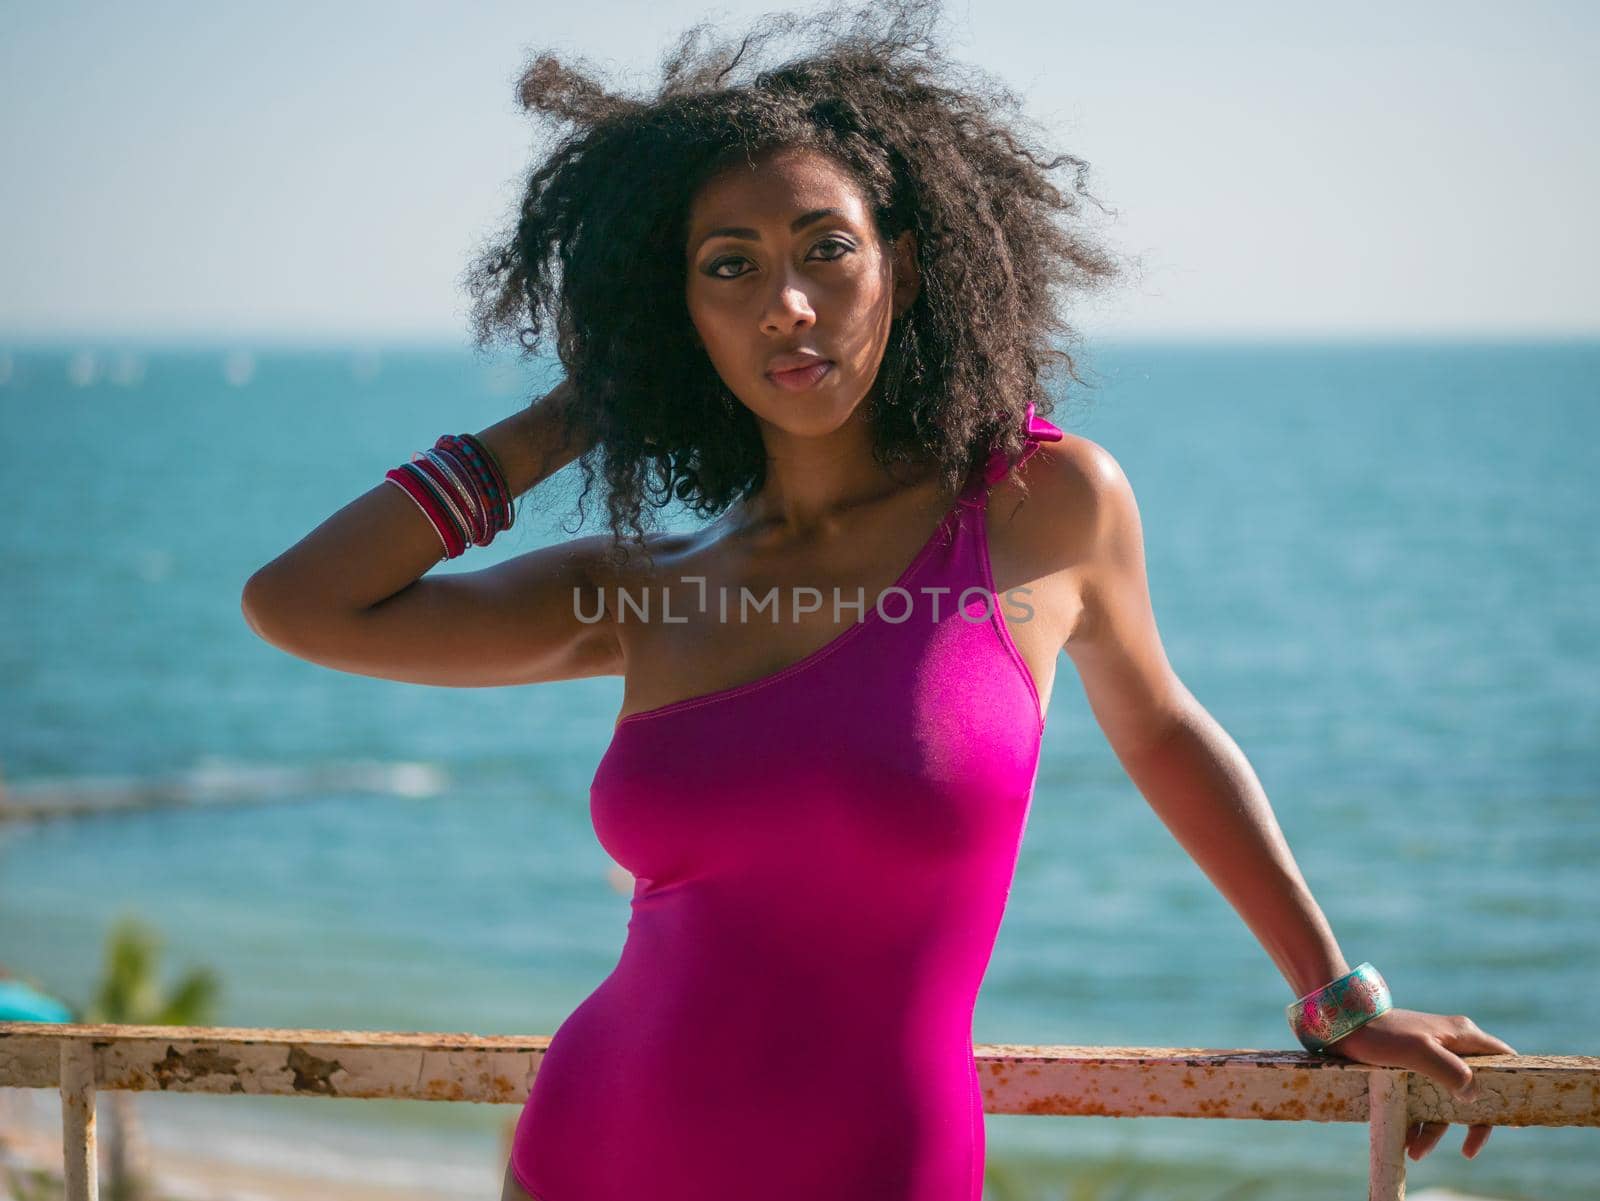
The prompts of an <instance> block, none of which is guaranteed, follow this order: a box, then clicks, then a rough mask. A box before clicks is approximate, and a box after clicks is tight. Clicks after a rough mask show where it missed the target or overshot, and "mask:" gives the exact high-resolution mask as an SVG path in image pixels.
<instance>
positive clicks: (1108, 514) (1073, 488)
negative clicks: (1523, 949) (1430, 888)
mask: <svg viewBox="0 0 1600 1201" xmlns="http://www.w3.org/2000/svg"><path fill="white" fill-rule="evenodd" d="M1046 454H1047V455H1049V456H1050V462H1051V464H1052V470H1050V471H1049V472H1047V473H1044V476H1045V478H1044V481H1043V484H1044V487H1043V491H1045V492H1046V493H1047V503H1054V504H1055V505H1056V506H1058V507H1059V508H1060V510H1061V511H1062V512H1063V513H1071V514H1073V517H1072V521H1074V522H1080V523H1087V524H1088V525H1089V526H1090V527H1092V533H1091V535H1090V536H1089V537H1087V538H1086V539H1080V541H1082V542H1083V543H1084V544H1086V545H1087V546H1088V548H1089V549H1088V550H1087V552H1086V562H1085V563H1084V564H1083V567H1082V570H1081V572H1080V574H1079V579H1080V581H1081V584H1080V590H1081V600H1082V610H1081V615H1080V617H1079V618H1078V621H1077V624H1076V627H1075V628H1074V629H1073V631H1072V634H1071V636H1070V637H1069V638H1068V640H1067V643H1066V647H1065V649H1066V651H1067V654H1068V655H1069V656H1070V657H1071V659H1072V660H1073V663H1074V664H1075V665H1076V666H1077V668H1078V672H1079V675H1080V676H1081V678H1082V680H1083V685H1084V694H1085V696H1086V697H1087V698H1088V700H1089V705H1090V708H1091V709H1092V710H1093V711H1094V714H1095V718H1096V720H1097V721H1098V723H1099V725H1100V727H1101V729H1102V730H1103V731H1104V732H1105V734H1106V737H1107V740H1108V741H1109V742H1110V744H1111V747H1112V749H1113V750H1114V751H1115V752H1116V755H1117V757H1118V759H1119V760H1120V761H1121V763H1122V765H1123V767H1124V769H1125V770H1126V771H1127V773H1128V776H1129V778H1130V779H1131V780H1132V781H1133V782H1134V784H1135V786H1136V787H1137V788H1138V789H1139V791H1140V793H1141V794H1142V795H1143V796H1144V798H1145V800H1146V801H1147V802H1148V803H1149V804H1150V807H1151V808H1152V809H1154V810H1155V812H1156V814H1157V815H1158V816H1159V817H1160V818H1161V820H1162V822H1163V823H1164V824H1165V825H1166V827H1167V828H1168V829H1169V830H1170V831H1171V832H1172V834H1173V836H1174V837H1175V838H1177V840H1178V841H1179V842H1180V843H1181V844H1182V845H1183V848H1184V850H1186V851H1187V852H1188V853H1189V854H1190V856H1191V857H1192V858H1193V859H1194V861H1195V863H1196V864H1197V865H1198V866H1199V867H1200V869H1201V870H1202V871H1203V872H1205V874H1206V876H1207V877H1208V878H1209V879H1210V880H1211V882H1212V883H1213V884H1214V885H1216V887H1217V889H1218V891H1220V892H1221V893H1222V895H1223V896H1224V897H1225V898H1226V899H1227V900H1228V902H1229V903H1230V904H1231V905H1232V906H1233V907H1234V909H1235V910H1236V911H1237V912H1238V913H1239V916H1240V917H1241V918H1242V919H1243V920H1244V922H1245V924H1246V925H1247V926H1248V927H1249V928H1250V930H1251V932H1252V933H1254V934H1255V936H1256V937H1257V939H1259V940H1260V942H1261V945H1262V947H1263V948H1264V949H1265V950H1266V952H1267V954H1268V955H1270V956H1271V957H1272V959H1273V961H1274V962H1275V963H1276V964H1277V965H1278V968H1279V970H1280V971H1281V972H1282V973H1283V976H1284V979H1285V980H1287V981H1288V984H1289V987H1290V988H1291V989H1292V990H1293V996H1292V997H1291V998H1290V999H1293V997H1299V996H1301V995H1303V994H1305V993H1308V992H1311V991H1312V990H1313V989H1317V988H1320V987H1322V986H1323V985H1325V984H1327V983H1329V982H1330V981H1332V980H1334V979H1336V978H1337V977H1339V976H1342V975H1344V974H1345V973H1346V972H1347V971H1348V970H1349V965H1348V964H1347V963H1346V961H1345V958H1344V955H1343V953H1342V952H1341V951H1340V949H1339V944H1338V942H1337V940H1336V939H1335V938H1334V936H1333V932H1332V930H1331V929H1329V926H1328V922H1327V920H1326V918H1324V916H1323V914H1322V911H1321V909H1320V908H1318V906H1317V903H1316V901H1315V900H1314V899H1313V897H1312V895H1311V891H1310V889H1309V888H1308V887H1307V886H1306V882H1305V879H1304V878H1303V877H1302V876H1301V874H1300V870H1299V868H1298V866H1297V865H1296V864H1295V861H1294V857H1293V855H1292V854H1291V853H1290V851H1289V846H1288V843H1287V842H1286V841H1285V840H1284V837H1283V832H1282V831H1281V830H1280V829H1279V827H1278V823H1277V820H1276V818H1275V817H1274V815H1273V812H1272V807H1271V805H1270V804H1269V803H1268V801H1267V798H1266V795H1265V793H1264V792H1263V791H1262V788H1261V783H1260V781H1259V780H1258V779H1257V778H1256V774H1255V772H1254V771H1253V770H1252V769H1251V767H1250V764H1249V762H1248V760H1246V759H1245V757H1244V754H1243V752H1241V751H1240V749H1239V747H1238V746H1237V745H1236V744H1235V743H1234V741H1233V739H1232V738H1230V737H1229V736H1228V734H1227V732H1226V731H1224V730H1223V729H1222V727H1221V726H1220V725H1218V724H1217V722H1216V721H1215V719H1213V718H1212V717H1211V715H1210V714H1209V713H1207V712H1206V710H1205V709H1204V708H1203V707H1202V706H1201V705H1200V703H1199V702H1198V701H1196V700H1195V698H1194V697H1193V695H1192V694H1190V692H1189V690H1188V689H1187V688H1186V687H1184V685H1183V682H1182V681H1181V680H1179V679H1178V677H1177V675H1176V673H1175V672H1174V671H1173V670H1172V666H1171V664H1170V663H1168V661H1167V657H1166V653H1165V651H1164V650H1163V648H1162V645H1161V638H1160V635H1159V634H1158V632H1157V630H1156V622H1155V616H1154V612H1153V610H1152V607H1151V603H1150V595H1149V584H1148V581H1147V579H1146V574H1145V562H1144V539H1143V533H1142V530H1141V526H1140V521H1139V511H1138V506H1137V504H1136V503H1135V500H1134V496H1133V489H1132V486H1131V485H1130V484H1129V482H1128V479H1127V477H1126V475H1124V473H1123V472H1122V469H1121V467H1120V466H1119V465H1118V464H1117V462H1116V460H1115V459H1114V458H1112V456H1111V455H1110V454H1109V453H1108V452H1107V451H1105V450H1104V449H1103V448H1101V447H1100V446H1097V445H1096V444H1095V443H1093V442H1090V441H1089V440H1087V439H1084V438H1072V439H1067V440H1064V442H1063V443H1062V444H1060V446H1059V447H1057V448H1052V449H1051V450H1049V451H1047V452H1046ZM1041 457H1042V456H1041ZM1050 494H1053V496H1052V495H1050ZM1074 528H1077V527H1074ZM1331 1050H1332V1051H1333V1053H1335V1054H1338V1055H1340V1056H1342V1057H1345V1058H1348V1059H1353V1060H1356V1061H1358V1062H1362V1063H1371V1064H1378V1065H1381V1066H1386V1067H1397V1068H1404V1069H1407V1070H1410V1071H1416V1072H1420V1073H1423V1074H1425V1075H1428V1076H1431V1077H1433V1078H1434V1079H1435V1080H1437V1081H1438V1082H1439V1083H1440V1084H1442V1085H1444V1087H1445V1088H1447V1089H1448V1090H1449V1091H1450V1092H1451V1093H1454V1094H1457V1095H1459V1094H1460V1093H1461V1092H1462V1091H1463V1090H1464V1089H1466V1088H1467V1087H1468V1086H1469V1085H1470V1084H1471V1081H1472V1069H1471V1067H1470V1066H1469V1065H1468V1064H1466V1063H1465V1061H1463V1060H1462V1059H1461V1055H1464V1054H1500V1055H1507V1054H1515V1053H1516V1052H1515V1051H1514V1050H1513V1049H1512V1048H1511V1047H1510V1046H1509V1045H1508V1044H1506V1043H1505V1042H1503V1041H1501V1040H1500V1039H1498V1038H1495V1037H1494V1036H1493V1035H1490V1034H1487V1033H1485V1032H1484V1031H1482V1030H1480V1029H1479V1028H1478V1027H1477V1026H1476V1025H1475V1024H1474V1023H1473V1022H1472V1020H1471V1019H1470V1018H1467V1017H1465V1016H1463V1015H1459V1014H1456V1015H1450V1016H1443V1015H1439V1014H1431V1013H1423V1012H1420V1011H1417V1010H1407V1009H1398V1008H1396V1009H1391V1010H1389V1011H1388V1012H1387V1013H1384V1014H1383V1015H1381V1016H1379V1017H1377V1018H1374V1019H1372V1020H1371V1021H1369V1022H1368V1023H1367V1024H1366V1025H1364V1026H1362V1027H1361V1028H1360V1029H1358V1030H1356V1031H1354V1032H1353V1033H1350V1034H1347V1035H1345V1036H1344V1037H1343V1038H1342V1039H1340V1040H1339V1041H1338V1043H1337V1044H1335V1046H1334V1047H1333V1048H1331ZM1445 1128H1446V1127H1445V1125H1444V1124H1443V1123H1435V1124H1430V1125H1426V1126H1419V1127H1417V1128H1416V1129H1414V1130H1413V1131H1411V1132H1410V1137H1409V1139H1408V1145H1409V1147H1410V1150H1411V1153H1412V1155H1413V1157H1414V1158H1418V1159H1420V1158H1421V1157H1422V1156H1423V1155H1425V1154H1426V1153H1427V1152H1428V1150H1430V1149H1431V1148H1432V1146H1433V1145H1434V1144H1435V1143H1436V1142H1437V1141H1438V1139H1439V1138H1440V1137H1441V1136H1442V1135H1443V1133H1444V1130H1445ZM1492 1129H1493V1128H1492V1127H1491V1126H1487V1125H1482V1124H1476V1125H1473V1126H1472V1128H1471V1130H1470V1132H1469V1133H1468V1135H1467V1138H1466V1141H1465V1143H1464V1144H1463V1145H1462V1151H1463V1153H1464V1154H1466V1155H1468V1156H1469V1157H1470V1156H1472V1155H1475V1154H1476V1153H1477V1151H1478V1149H1479V1148H1480V1147H1481V1146H1482V1145H1483V1143H1484V1141H1485V1140H1486V1139H1487V1138H1488V1137H1489V1132H1490V1130H1492Z"/></svg>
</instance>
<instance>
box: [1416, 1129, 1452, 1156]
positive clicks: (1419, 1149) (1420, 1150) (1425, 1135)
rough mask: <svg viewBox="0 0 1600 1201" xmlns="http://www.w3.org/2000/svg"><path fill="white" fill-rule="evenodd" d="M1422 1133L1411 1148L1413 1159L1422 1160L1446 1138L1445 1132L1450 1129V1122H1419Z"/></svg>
mask: <svg viewBox="0 0 1600 1201" xmlns="http://www.w3.org/2000/svg"><path fill="white" fill-rule="evenodd" d="M1418 1125H1419V1126H1421V1128H1422V1129H1421V1132H1420V1133H1419V1134H1418V1136H1417V1139H1416V1142H1415V1145H1413V1147H1412V1148H1411V1158H1412V1159H1421V1158H1422V1157H1423V1156H1424V1155H1426V1154H1427V1153H1428V1152H1429V1151H1432V1150H1433V1149H1434V1147H1436V1146H1438V1144H1439V1140H1440V1139H1442V1138H1443V1137H1444V1132H1445V1131H1446V1130H1448V1129H1450V1123H1449V1122H1419V1123H1418Z"/></svg>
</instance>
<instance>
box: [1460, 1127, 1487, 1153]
mask: <svg viewBox="0 0 1600 1201" xmlns="http://www.w3.org/2000/svg"><path fill="white" fill-rule="evenodd" d="M1493 1129H1494V1127H1493V1126H1484V1125H1476V1124H1475V1125H1472V1126H1469V1127H1468V1128H1467V1137H1466V1139H1465V1140H1464V1141H1463V1142H1462V1144H1461V1154H1463V1155H1465V1156H1466V1157H1467V1158H1468V1159H1473V1158H1475V1157H1476V1156H1477V1154H1478V1152H1479V1151H1482V1150H1483V1144H1484V1143H1486V1142H1488V1141H1489V1134H1490V1132H1491V1131H1492V1130H1493Z"/></svg>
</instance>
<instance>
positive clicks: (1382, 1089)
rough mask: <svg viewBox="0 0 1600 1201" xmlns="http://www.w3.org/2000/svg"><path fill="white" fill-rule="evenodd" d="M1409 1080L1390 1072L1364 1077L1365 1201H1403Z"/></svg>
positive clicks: (1404, 1075)
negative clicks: (1366, 1171)
mask: <svg viewBox="0 0 1600 1201" xmlns="http://www.w3.org/2000/svg"><path fill="white" fill-rule="evenodd" d="M1409 1076H1410V1073H1409V1072H1402V1071H1395V1070H1391V1069H1380V1070H1378V1071H1374V1072H1370V1073H1368V1076H1367V1123H1368V1126H1367V1132H1368V1136H1369V1139H1370V1144H1369V1148H1368V1163H1369V1168H1368V1173H1367V1199H1368V1201H1405V1197H1406V1126H1407V1125H1408V1124H1409V1113H1408V1110H1407V1105H1406V1092H1407V1089H1406V1080H1407V1078H1408V1077H1409Z"/></svg>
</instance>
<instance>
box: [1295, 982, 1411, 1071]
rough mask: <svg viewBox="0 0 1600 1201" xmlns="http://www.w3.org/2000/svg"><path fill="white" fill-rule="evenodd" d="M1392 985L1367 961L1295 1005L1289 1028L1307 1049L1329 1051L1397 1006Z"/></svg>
mask: <svg viewBox="0 0 1600 1201" xmlns="http://www.w3.org/2000/svg"><path fill="white" fill-rule="evenodd" d="M1393 1008H1394V1006H1393V1005H1392V1004H1391V1003H1390V1000H1389V986H1388V985H1387V984H1385V983H1384V982H1383V977H1382V976H1380V975H1378V969H1377V968H1375V967H1373V966H1372V965H1371V964H1370V963H1363V964H1362V965H1361V966H1360V967H1358V968H1356V969H1355V970H1354V971H1353V972H1351V973H1350V974H1349V975H1348V976H1340V977H1339V978H1338V979H1337V980H1335V981H1334V982H1333V983H1332V984H1324V985H1323V986H1322V987H1321V988H1318V989H1314V990H1313V991H1311V992H1308V993H1307V994H1306V995H1305V996H1303V997H1301V998H1300V999H1299V1000H1298V1001H1295V1002H1294V1003H1293V1004H1291V1005H1290V1006H1289V1007H1288V1009H1287V1010H1286V1013H1287V1014H1288V1018H1289V1029H1291V1030H1293V1031H1294V1033H1295V1037H1296V1038H1298V1039H1299V1040H1300V1045H1301V1046H1303V1047H1304V1048H1305V1049H1306V1050H1307V1051H1315V1052H1317V1053H1319V1054H1320V1053H1322V1052H1325V1051H1326V1050H1327V1049H1328V1048H1329V1047H1331V1046H1332V1045H1333V1044H1334V1043H1336V1042H1338V1041H1339V1040H1340V1039H1341V1038H1343V1037H1344V1036H1345V1035H1347V1034H1349V1033H1351V1032H1352V1031H1355V1030H1359V1029H1361V1027H1363V1026H1365V1025H1366V1024H1367V1023H1368V1022H1370V1021H1371V1020H1372V1019H1373V1018H1377V1017H1382V1016H1383V1015H1384V1014H1386V1013H1388V1012H1389V1010H1391V1009H1393Z"/></svg>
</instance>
